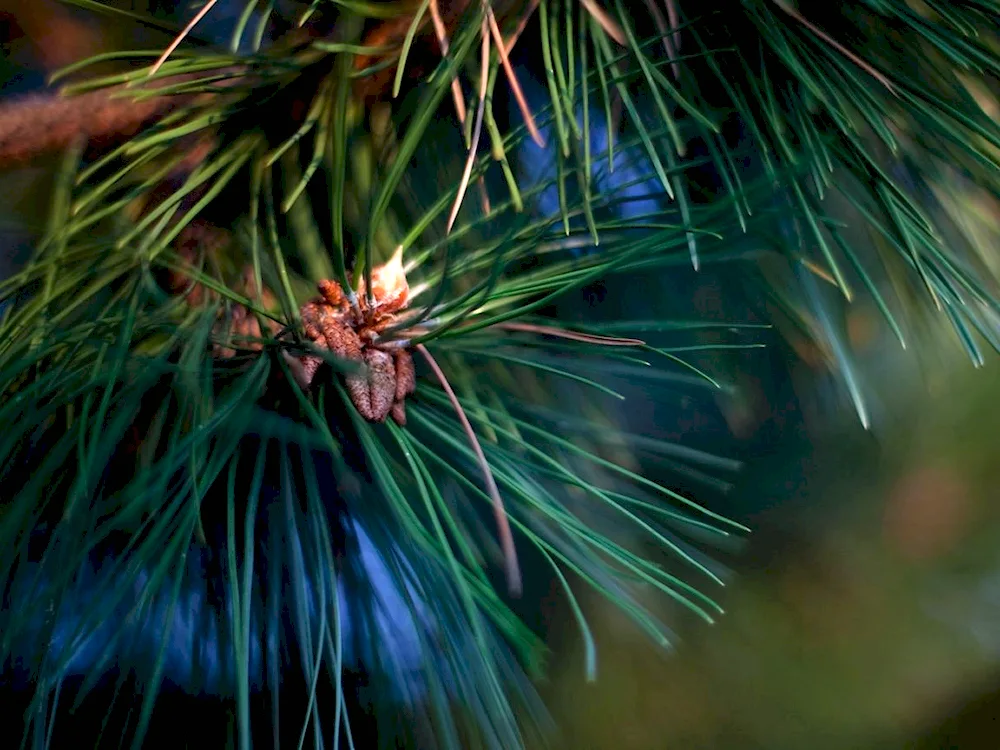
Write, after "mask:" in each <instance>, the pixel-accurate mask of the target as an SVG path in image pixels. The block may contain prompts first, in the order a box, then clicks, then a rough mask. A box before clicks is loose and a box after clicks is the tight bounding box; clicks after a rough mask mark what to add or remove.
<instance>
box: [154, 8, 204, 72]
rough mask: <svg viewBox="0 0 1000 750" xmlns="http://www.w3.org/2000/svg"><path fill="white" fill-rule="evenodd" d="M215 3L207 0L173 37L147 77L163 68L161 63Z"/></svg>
mask: <svg viewBox="0 0 1000 750" xmlns="http://www.w3.org/2000/svg"><path fill="white" fill-rule="evenodd" d="M217 2H218V0H208V2H206V3H205V4H204V5H203V6H202V8H201V10H199V11H198V12H197V13H196V14H195V16H194V18H192V19H191V20H190V21H189V22H188V24H187V26H185V27H184V28H183V29H181V32H180V33H179V34H178V35H177V36H176V37H174V41H172V42H171V43H170V44H169V45H168V46H167V48H166V49H165V50H163V54H162V55H160V57H159V58H158V59H157V60H156V62H154V63H153V67H152V68H150V69H149V75H151V76H152V75H156V72H157V71H158V70H159V69H160V68H161V67H162V66H163V63H165V62H166V61H167V58H168V57H170V55H171V54H173V51H174V50H175V49H177V48H178V47H179V46H180V44H181V42H183V41H184V38H185V37H186V36H187V35H188V34H190V33H191V30H192V29H194V27H195V26H197V25H198V24H199V23H200V22H201V19H203V18H204V17H205V16H206V15H208V12H209V11H210V10H212V7H213V6H214V5H215V4H216V3H217Z"/></svg>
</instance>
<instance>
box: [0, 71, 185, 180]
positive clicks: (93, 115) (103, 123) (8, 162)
mask: <svg viewBox="0 0 1000 750" xmlns="http://www.w3.org/2000/svg"><path fill="white" fill-rule="evenodd" d="M117 92H118V90H117V89H109V90H104V91H93V92H90V93H87V94H81V95H79V96H74V97H64V96H60V95H59V94H33V95H30V96H25V97H21V98H18V99H14V100H13V101H11V102H9V103H5V104H2V105H0V169H6V168H10V167H14V166H20V165H24V164H28V163H30V162H31V161H32V160H34V159H36V158H38V157H41V156H44V155H46V154H51V153H54V152H58V151H61V150H63V149H65V148H67V147H69V146H70V144H72V143H75V142H78V141H79V140H81V139H82V140H84V141H85V142H86V143H87V144H88V145H89V146H90V147H91V148H99V149H103V148H107V147H109V146H112V145H114V144H117V143H119V142H121V141H123V140H124V139H127V138H130V137H132V136H134V135H135V134H136V133H138V132H139V131H140V130H142V128H143V127H145V126H147V125H149V124H151V123H152V122H155V121H156V120H158V119H160V118H162V117H163V116H164V115H166V114H168V113H169V112H171V111H172V110H174V109H176V108H177V107H179V106H182V105H184V104H186V103H188V102H190V101H191V97H190V96H153V97H148V98H143V99H138V100H136V99H133V98H131V97H122V96H116V95H115V93H117Z"/></svg>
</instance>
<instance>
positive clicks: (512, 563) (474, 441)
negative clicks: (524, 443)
mask: <svg viewBox="0 0 1000 750" xmlns="http://www.w3.org/2000/svg"><path fill="white" fill-rule="evenodd" d="M415 348H416V350H417V351H418V352H420V353H421V354H422V355H423V357H424V359H426V360H427V364H428V365H430V368H431V370H433V371H434V375H435V377H436V378H437V379H438V382H439V383H440V384H441V387H442V388H443V389H444V392H445V393H446V394H447V396H448V400H449V401H451V404H452V406H453V407H454V409H455V415H456V416H457V417H458V420H459V422H461V423H462V429H463V430H465V435H466V437H467V438H468V440H469V445H470V446H471V447H472V450H473V451H475V454H476V458H477V459H478V460H479V467H480V469H482V472H483V481H484V482H485V483H486V491H487V492H488V494H489V496H490V498H491V500H492V501H493V513H494V516H495V518H496V524H497V532H498V533H499V535H500V547H501V549H502V550H503V555H504V561H505V564H506V569H507V589H508V591H509V592H510V595H511V596H520V595H521V590H522V585H521V570H520V567H519V566H518V563H517V549H516V547H515V546H514V536H513V534H511V531H510V522H509V521H508V520H507V511H506V510H505V509H504V505H503V498H501V497H500V490H499V489H498V488H497V483H496V480H494V478H493V471H492V470H491V469H490V463H489V461H487V460H486V456H485V455H483V448H482V446H481V445H480V444H479V439H478V438H477V437H476V433H475V431H474V430H473V429H472V425H471V424H470V423H469V418H468V417H467V416H466V415H465V410H464V409H463V408H462V405H461V403H459V401H458V397H457V396H456V395H455V391H453V390H452V388H451V384H450V383H449V382H448V378H446V377H445V374H444V371H443V370H442V369H441V367H440V365H438V363H437V360H435V359H434V357H433V356H432V355H431V353H430V352H429V351H428V350H427V347H426V346H424V345H423V344H417V345H416V347H415Z"/></svg>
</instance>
